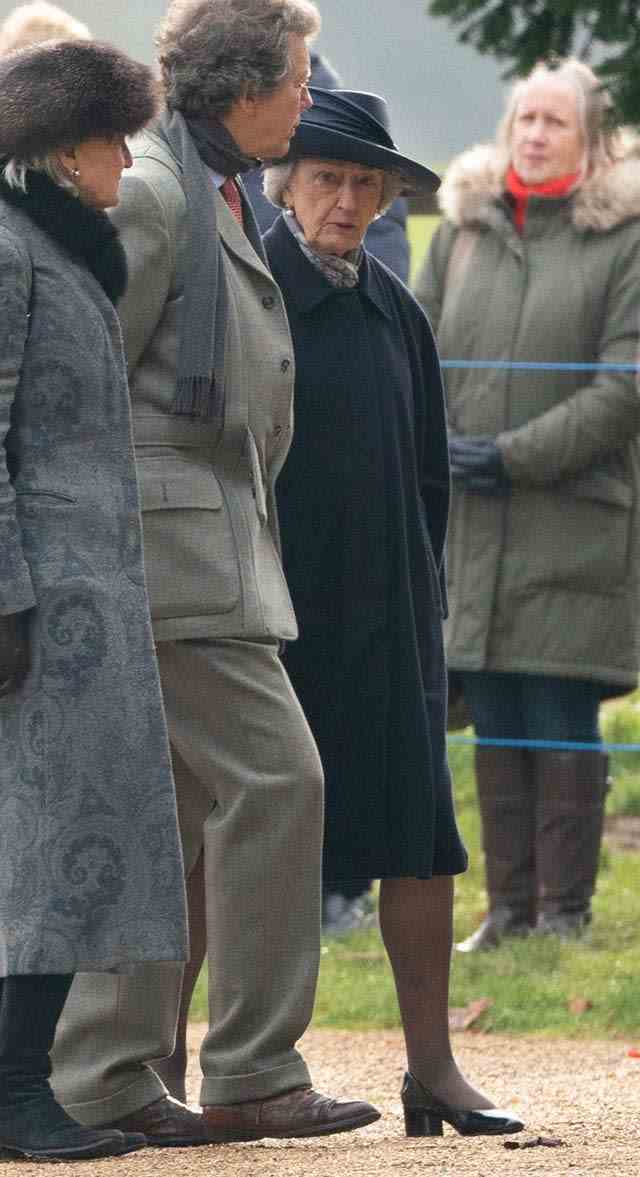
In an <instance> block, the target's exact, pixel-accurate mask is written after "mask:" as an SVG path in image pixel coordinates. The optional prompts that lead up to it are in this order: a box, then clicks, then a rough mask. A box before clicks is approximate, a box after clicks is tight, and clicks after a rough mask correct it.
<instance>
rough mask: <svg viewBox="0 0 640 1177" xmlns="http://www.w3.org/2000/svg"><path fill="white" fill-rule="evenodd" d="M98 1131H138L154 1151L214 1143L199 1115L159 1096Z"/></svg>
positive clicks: (168, 1098)
mask: <svg viewBox="0 0 640 1177" xmlns="http://www.w3.org/2000/svg"><path fill="white" fill-rule="evenodd" d="M100 1127H101V1128H119V1129H120V1131H121V1132H142V1134H143V1136H144V1137H145V1138H146V1141H147V1144H148V1145H151V1146H155V1147H156V1148H189V1147H190V1146H192V1145H193V1146H197V1145H203V1144H215V1142H216V1140H217V1137H216V1136H214V1135H213V1134H212V1132H211V1131H210V1129H209V1127H208V1125H207V1124H206V1122H205V1119H204V1116H202V1115H200V1113H199V1112H192V1111H191V1110H190V1109H189V1108H188V1107H185V1105H184V1104H183V1103H179V1102H178V1100H177V1099H172V1098H171V1096H170V1095H163V1096H161V1098H160V1099H156V1100H154V1102H153V1103H148V1104H147V1106H146V1107H144V1108H139V1109H138V1111H135V1112H131V1114H130V1115H128V1116H122V1117H121V1118H120V1119H119V1120H114V1121H113V1122H112V1123H111V1124H101V1125H100Z"/></svg>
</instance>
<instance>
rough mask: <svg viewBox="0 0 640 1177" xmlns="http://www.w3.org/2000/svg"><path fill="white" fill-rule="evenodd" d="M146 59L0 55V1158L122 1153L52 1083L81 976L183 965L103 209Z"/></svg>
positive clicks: (171, 811) (141, 120)
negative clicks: (76, 1116) (66, 1013)
mask: <svg viewBox="0 0 640 1177" xmlns="http://www.w3.org/2000/svg"><path fill="white" fill-rule="evenodd" d="M154 95H155V86H154V82H153V79H152V76H151V74H150V72H149V71H148V70H147V68H146V67H145V66H141V65H138V64H137V63H136V62H132V61H130V60H129V59H128V58H127V57H125V56H124V55H123V54H121V53H119V52H117V51H116V50H114V49H112V48H110V47H109V46H104V45H97V44H95V43H91V42H88V41H87V42H80V41H78V42H59V43H58V44H56V45H54V44H53V43H48V44H46V45H43V46H39V47H38V48H34V49H30V50H25V51H22V52H17V53H13V54H10V55H8V56H7V57H5V58H4V59H3V60H2V63H1V64H0V355H1V357H2V367H1V370H0V684H1V686H0V1150H3V1149H5V1150H9V1151H11V1152H14V1153H18V1154H23V1155H26V1156H33V1157H37V1158H56V1159H59V1158H62V1157H66V1158H77V1157H90V1156H101V1155H107V1154H115V1153H122V1152H127V1151H130V1150H131V1149H132V1148H134V1147H140V1146H141V1145H142V1144H143V1143H144V1137H142V1136H136V1135H130V1136H127V1135H124V1134H123V1133H122V1132H119V1131H104V1130H101V1131H95V1130H94V1129H88V1128H84V1127H81V1126H80V1125H79V1124H76V1123H75V1122H74V1121H73V1120H72V1119H70V1118H69V1117H68V1116H67V1115H66V1113H65V1112H64V1111H63V1109H62V1108H61V1107H60V1106H59V1105H58V1104H57V1102H56V1101H55V1099H54V1096H53V1093H52V1091H51V1088H50V1086H49V1082H48V1076H49V1071H50V1064H49V1052H50V1048H51V1046H52V1043H53V1037H54V1033H55V1029H56V1025H57V1021H58V1018H59V1016H60V1013H61V1011H62V1007H63V1005H64V1002H65V999H66V996H67V992H68V990H69V986H70V984H71V980H72V977H73V974H74V973H75V972H77V971H92V972H93V971H103V970H119V969H122V968H126V967H129V965H130V963H131V962H138V961H145V960H153V961H158V960H174V961H179V960H183V959H184V956H185V942H186V928H185V913H184V886H183V881H182V862H181V853H180V846H179V839H178V829H177V816H176V807H175V796H174V790H173V780H172V776H171V768H170V762H169V755H168V745H167V739H166V732H165V726H164V716H163V711H162V702H161V696H160V689H159V682H158V675H157V670H156V664H155V658H154V652H153V644H152V638H151V627H150V620H149V612H148V603H147V596H146V590H145V584H144V574H143V565H142V552H141V540H140V519H139V513H138V498H137V486H136V478H135V468H134V463H133V451H132V441H131V427H130V415H129V401H128V389H127V380H126V371H125V365H124V359H123V353H122V341H121V335H120V329H119V325H118V319H117V315H116V310H115V305H114V304H115V302H116V300H117V299H118V297H119V296H120V295H121V294H122V293H123V290H124V288H125V284H126V264H125V259H124V252H123V250H122V247H121V245H120V243H119V241H118V238H117V233H116V230H115V229H114V228H113V227H112V226H111V223H110V221H109V219H108V218H107V216H106V213H105V212H104V211H103V210H104V209H105V208H107V207H109V206H111V205H114V204H116V203H117V200H118V183H119V180H120V176H121V173H122V169H123V168H124V167H127V166H129V165H130V163H131V157H130V155H129V151H128V148H127V145H126V142H125V139H124V136H125V135H126V134H130V133H133V132H135V131H137V130H139V129H140V128H141V127H142V126H143V125H144V124H145V123H146V122H147V120H148V119H149V118H150V117H151V116H152V114H153V113H154V109H155V97H154Z"/></svg>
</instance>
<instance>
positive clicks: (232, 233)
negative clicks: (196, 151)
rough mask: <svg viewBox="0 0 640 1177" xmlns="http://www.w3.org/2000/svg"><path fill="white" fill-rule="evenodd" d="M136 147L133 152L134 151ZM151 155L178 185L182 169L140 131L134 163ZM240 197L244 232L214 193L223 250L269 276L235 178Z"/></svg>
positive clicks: (160, 143)
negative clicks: (139, 158)
mask: <svg viewBox="0 0 640 1177" xmlns="http://www.w3.org/2000/svg"><path fill="white" fill-rule="evenodd" d="M136 147H137V150H136ZM147 154H149V155H151V157H152V158H154V159H157V160H159V161H160V162H162V163H164V165H165V166H168V167H169V170H170V171H171V172H173V174H174V176H175V177H176V179H177V180H178V182H179V183H180V184H181V185H182V173H183V167H182V162H181V160H179V159H178V157H177V155H176V154H175V152H174V151H172V150H171V147H170V145H169V144H168V143H166V142H165V141H164V140H163V139H161V138H160V136H159V135H158V134H157V133H156V132H155V131H153V130H147V131H143V132H142V133H141V134H140V136H138V137H137V140H135V141H134V147H133V156H134V159H135V158H137V156H139V155H142V156H144V155H147ZM236 182H237V184H238V188H239V189H240V196H241V197H242V211H243V216H244V230H243V229H241V227H240V225H239V224H238V222H237V221H236V219H235V217H234V216H233V215H232V213H231V212H230V211H229V208H228V205H227V203H226V201H225V199H224V197H223V196H220V194H219V193H218V198H219V199H218V205H217V217H218V231H219V233H220V236H221V238H222V240H223V241H224V243H225V245H226V246H227V248H228V249H229V250H230V251H231V252H232V253H234V254H235V255H236V256H237V257H238V258H240V260H241V261H243V262H245V263H246V265H248V266H252V267H253V269H255V270H257V271H258V273H260V274H263V275H264V274H267V275H268V273H269V270H268V266H267V261H266V257H265V253H264V248H263V245H262V240H261V237H260V229H259V228H258V223H257V221H256V218H255V215H254V212H253V209H252V207H251V204H250V203H249V199H248V197H247V194H246V191H245V189H244V186H243V184H242V181H241V180H240V179H239V178H238V177H236Z"/></svg>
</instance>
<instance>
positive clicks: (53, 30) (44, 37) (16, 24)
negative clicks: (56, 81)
mask: <svg viewBox="0 0 640 1177" xmlns="http://www.w3.org/2000/svg"><path fill="white" fill-rule="evenodd" d="M90 40H91V33H90V32H89V29H88V28H87V26H86V25H85V24H82V22H81V21H79V20H76V19H75V17H73V16H71V14H70V13H69V12H65V10H64V9H63V8H58V6H57V4H49V3H47V0H35V2H34V3H33V4H20V5H19V6H18V7H17V8H14V9H13V10H12V11H11V12H10V13H9V15H8V17H7V18H6V20H5V21H4V23H3V24H2V25H0V54H5V53H12V52H13V51H14V49H26V48H27V46H28V45H37V44H38V43H39V42H41V41H90Z"/></svg>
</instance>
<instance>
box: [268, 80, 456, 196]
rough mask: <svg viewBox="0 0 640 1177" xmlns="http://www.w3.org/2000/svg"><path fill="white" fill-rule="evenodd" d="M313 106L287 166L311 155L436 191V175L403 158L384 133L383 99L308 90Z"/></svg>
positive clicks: (385, 111)
mask: <svg viewBox="0 0 640 1177" xmlns="http://www.w3.org/2000/svg"><path fill="white" fill-rule="evenodd" d="M310 94H311V97H312V98H313V106H311V107H309V109H308V110H305V111H304V113H303V115H302V118H301V120H300V124H299V126H298V127H297V129H296V132H295V134H294V136H293V138H292V140H291V142H290V144H289V151H288V154H287V156H286V162H290V161H293V160H296V159H305V158H308V157H309V156H314V157H316V158H320V159H339V160H342V161H343V162H344V163H361V164H366V165H367V166H368V167H370V168H382V170H383V171H385V172H394V173H395V174H397V175H398V176H400V177H401V179H402V180H403V181H404V183H405V186H406V189H407V190H408V191H411V190H412V189H416V188H417V189H419V190H420V191H422V192H435V191H436V190H437V189H438V188H439V187H440V177H439V176H437V175H436V173H435V172H432V171H430V169H429V168H426V167H424V165H423V164H421V163H417V162H416V161H415V160H414V159H409V157H408V156H406V155H402V153H401V152H400V151H398V148H397V147H396V145H395V143H394V141H393V139H392V138H391V135H390V134H389V113H388V107H387V103H386V102H385V100H384V98H380V97H379V96H378V95H377V94H366V93H363V92H362V91H359V90H320V89H318V88H317V87H314V86H312V87H311V88H310Z"/></svg>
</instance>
